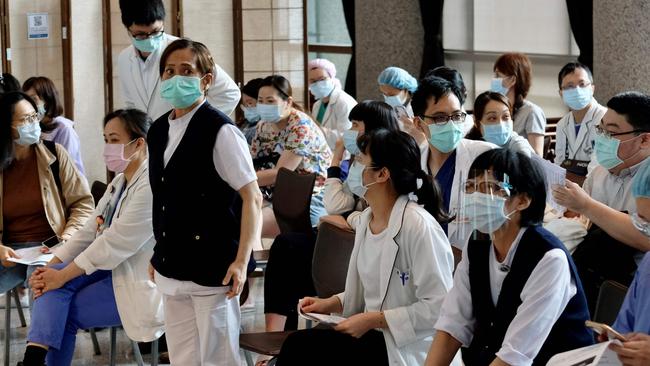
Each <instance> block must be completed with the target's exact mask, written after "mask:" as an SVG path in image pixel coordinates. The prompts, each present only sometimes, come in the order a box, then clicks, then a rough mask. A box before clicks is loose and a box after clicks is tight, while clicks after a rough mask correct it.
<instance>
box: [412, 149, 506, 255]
mask: <svg viewBox="0 0 650 366" xmlns="http://www.w3.org/2000/svg"><path fill="white" fill-rule="evenodd" d="M496 148H498V146H496V145H494V144H492V143H489V142H485V141H475V140H468V139H462V140H460V143H458V146H456V169H455V170H454V181H453V183H452V186H451V197H450V198H449V213H450V214H451V215H458V213H459V212H460V207H461V204H462V199H461V197H462V193H463V191H462V184H463V183H464V182H465V180H466V179H467V173H468V172H469V167H470V166H471V165H472V163H473V162H474V159H476V157H477V156H479V155H481V154H482V153H484V152H486V151H488V150H491V149H496ZM429 154H430V150H428V149H427V150H426V152H425V153H424V154H422V169H423V170H424V171H425V172H428V171H429V167H428V160H429ZM471 233H472V230H471V228H469V227H468V226H467V225H462V224H458V223H456V220H454V221H452V222H450V223H449V225H448V226H447V236H448V237H449V242H450V243H451V245H453V246H455V247H456V248H458V249H460V250H465V244H466V243H467V241H468V240H469V237H470V235H471Z"/></svg>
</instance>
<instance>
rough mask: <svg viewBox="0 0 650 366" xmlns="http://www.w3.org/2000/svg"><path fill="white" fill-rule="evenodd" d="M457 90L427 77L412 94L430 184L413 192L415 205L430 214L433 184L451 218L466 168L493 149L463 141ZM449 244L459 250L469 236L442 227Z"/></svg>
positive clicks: (456, 228) (462, 114)
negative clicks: (425, 146)
mask: <svg viewBox="0 0 650 366" xmlns="http://www.w3.org/2000/svg"><path fill="white" fill-rule="evenodd" d="M457 92H458V91H457V89H454V88H453V85H452V84H451V83H450V82H448V81H447V80H445V79H442V78H439V77H436V76H430V77H425V78H424V79H422V80H420V83H419V86H418V89H417V91H416V92H415V93H414V94H413V111H414V113H415V118H414V122H415V123H416V126H417V127H418V128H419V129H420V131H421V133H423V134H424V135H425V136H426V138H427V141H428V142H429V148H428V149H427V150H425V152H424V154H422V168H423V169H424V170H425V171H426V172H427V173H428V175H429V176H430V179H429V180H430V181H431V184H423V185H422V187H421V189H419V190H418V191H417V196H418V202H420V204H423V205H424V206H425V208H428V209H429V210H430V211H429V212H433V210H434V208H435V207H436V206H437V202H436V201H435V200H433V199H432V197H435V195H432V194H431V190H432V189H433V186H434V185H435V184H437V185H439V186H440V189H441V191H442V200H443V205H442V207H443V209H444V212H448V213H450V214H451V215H452V216H453V215H455V214H456V213H457V212H458V208H459V205H460V202H459V201H458V197H459V189H460V182H461V181H462V180H464V179H465V178H466V177H467V166H468V165H469V164H470V162H471V161H473V160H474V158H475V157H476V156H478V155H479V154H481V153H482V152H484V151H486V150H489V149H493V148H495V147H496V145H493V144H491V143H489V142H484V141H473V140H468V139H465V138H463V136H464V135H465V132H464V131H465V130H464V123H465V117H466V114H465V112H463V111H462V109H461V105H460V97H459V96H458V95H457V94H456V93H457ZM442 228H443V230H444V231H445V233H446V234H447V236H448V238H449V241H450V242H451V244H452V245H453V246H455V247H457V248H458V249H461V250H462V249H463V248H464V246H465V243H466V242H467V239H468V238H469V234H470V233H469V232H465V231H464V230H461V229H462V227H461V226H459V225H457V224H456V223H455V222H454V221H451V222H450V223H449V224H448V225H447V224H446V223H443V224H442Z"/></svg>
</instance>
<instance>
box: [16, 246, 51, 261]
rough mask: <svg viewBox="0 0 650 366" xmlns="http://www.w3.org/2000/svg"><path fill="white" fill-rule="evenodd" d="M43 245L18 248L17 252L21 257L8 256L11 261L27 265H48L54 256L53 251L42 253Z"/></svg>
mask: <svg viewBox="0 0 650 366" xmlns="http://www.w3.org/2000/svg"><path fill="white" fill-rule="evenodd" d="M41 248H43V247H42V246H38V247H31V248H23V249H16V250H15V252H16V254H18V255H19V256H20V258H8V259H7V260H8V261H10V262H15V263H20V264H27V265H46V264H47V263H48V262H49V261H50V260H51V259H52V258H53V257H54V254H52V253H47V254H44V253H41Z"/></svg>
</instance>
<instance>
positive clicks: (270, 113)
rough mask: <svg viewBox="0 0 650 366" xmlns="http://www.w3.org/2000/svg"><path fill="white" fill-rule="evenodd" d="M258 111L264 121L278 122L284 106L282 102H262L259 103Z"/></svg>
mask: <svg viewBox="0 0 650 366" xmlns="http://www.w3.org/2000/svg"><path fill="white" fill-rule="evenodd" d="M256 108H257V113H258V114H259V115H260V117H261V119H262V121H265V122H271V123H277V122H280V119H281V118H282V112H283V111H284V106H283V105H282V104H262V103H257V107H256Z"/></svg>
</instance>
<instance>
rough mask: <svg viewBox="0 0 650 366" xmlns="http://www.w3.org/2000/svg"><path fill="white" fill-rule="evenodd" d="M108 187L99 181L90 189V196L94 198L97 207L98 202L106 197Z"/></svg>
mask: <svg viewBox="0 0 650 366" xmlns="http://www.w3.org/2000/svg"><path fill="white" fill-rule="evenodd" d="M106 187H108V185H107V184H106V183H103V182H100V181H98V180H96V181H94V182H93V185H92V186H91V187H90V194H92V196H93V200H94V201H95V206H97V202H99V200H100V199H101V198H102V196H103V195H104V192H106Z"/></svg>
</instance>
